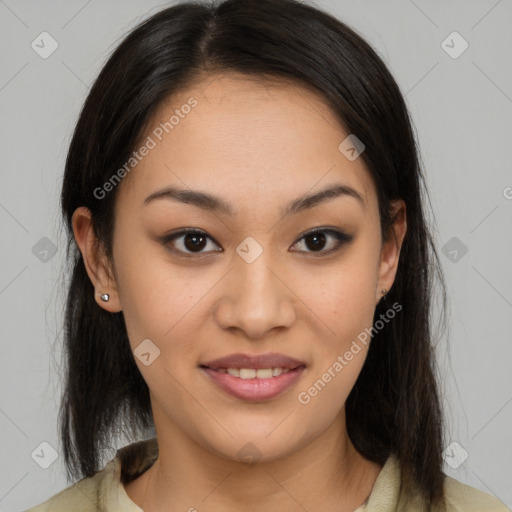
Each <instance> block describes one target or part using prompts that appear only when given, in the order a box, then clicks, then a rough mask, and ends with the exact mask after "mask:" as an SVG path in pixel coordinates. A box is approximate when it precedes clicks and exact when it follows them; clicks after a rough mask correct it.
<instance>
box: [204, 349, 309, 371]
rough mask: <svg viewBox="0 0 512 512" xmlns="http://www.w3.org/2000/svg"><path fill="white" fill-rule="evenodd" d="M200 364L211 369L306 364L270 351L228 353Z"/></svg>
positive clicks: (291, 366) (285, 366) (288, 366)
mask: <svg viewBox="0 0 512 512" xmlns="http://www.w3.org/2000/svg"><path fill="white" fill-rule="evenodd" d="M200 366H206V367H207V368H210V369H212V370H218V369H219V368H255V369H258V368H288V369H289V370H292V369H294V368H297V367H298V366H306V363H304V362H303V361H299V360H298V359H294V358H293V357H288V356H285V355H284V354H277V353H274V352H271V353H267V354H240V353H238V354H230V355H229V356H225V357H221V358H219V359H215V360H213V361H208V362H207V363H202V364H201V365H200Z"/></svg>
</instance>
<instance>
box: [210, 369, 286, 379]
mask: <svg viewBox="0 0 512 512" xmlns="http://www.w3.org/2000/svg"><path fill="white" fill-rule="evenodd" d="M217 371H219V372H222V373H229V375H232V376H233V377H239V378H240V379H254V378H257V379H271V378H272V377H278V376H279V375H281V374H282V373H286V372H289V371H290V370H289V369H288V368H258V369H255V368H218V369H217Z"/></svg>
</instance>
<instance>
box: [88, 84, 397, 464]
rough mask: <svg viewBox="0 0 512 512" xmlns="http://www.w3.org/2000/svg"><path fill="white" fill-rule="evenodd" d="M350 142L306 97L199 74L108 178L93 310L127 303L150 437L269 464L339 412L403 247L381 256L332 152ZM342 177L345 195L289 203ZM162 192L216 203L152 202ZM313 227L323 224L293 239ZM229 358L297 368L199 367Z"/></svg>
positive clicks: (361, 176)
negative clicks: (151, 422) (105, 243)
mask: <svg viewBox="0 0 512 512" xmlns="http://www.w3.org/2000/svg"><path fill="white" fill-rule="evenodd" d="M191 98H193V99H191ZM186 105H189V106H190V108H187V107H186ZM192 105H193V106H192ZM176 110H177V111H178V112H175V111H176ZM173 114H174V115H175V116H176V117H175V118H173V120H172V121H170V118H171V116H172V115H173ZM177 119H179V120H178V121H176V120H177ZM165 123H167V125H165ZM164 126H165V128H163V127H164ZM348 135H349V134H348V133H344V132H342V131H341V129H340V127H339V126H338V124H337V123H336V121H335V119H334V118H333V116H332V115H331V113H330V111H329V110H328V108H327V107H326V106H325V105H324V104H323V103H322V102H321V101H320V100H319V99H318V98H317V97H316V96H315V95H314V94H313V93H311V92H309V91H307V90H305V89H302V88H298V87H297V86H291V85H289V84H287V85H281V86H263V85H258V84H256V83H254V82H252V81H250V80H249V79H247V78H244V77H240V76H236V75H225V76H223V77H221V76H216V77H215V78H213V77H210V78H209V79H208V82H203V83H201V84H199V85H197V86H196V87H193V88H189V89H187V90H186V91H184V92H183V93H181V94H179V95H175V96H173V97H172V98H171V99H170V100H169V101H167V102H166V103H165V105H164V106H163V107H162V108H161V109H160V110H159V112H158V115H157V117H156V119H155V120H154V123H153V124H152V126H151V128H150V131H149V132H148V134H146V136H149V137H150V139H151V140H150V139H147V138H146V139H143V143H144V144H146V147H147V148H148V149H147V151H145V150H141V151H139V157H140V161H139V162H138V163H137V165H136V166H135V167H134V168H133V169H131V170H130V172H129V173H127V174H126V176H125V177H124V178H123V180H122V182H121V183H120V184H119V185H118V187H119V190H118V191H117V192H118V197H117V199H116V208H115V228H114V241H113V263H114V274H112V275H113V276H114V275H115V277H114V279H115V283H112V282H111V284H113V286H112V287H111V288H109V289H106V288H105V286H106V283H103V284H102V285H103V288H102V287H101V286H102V285H100V284H98V283H96V285H97V287H96V289H97V291H98V292H99V293H103V292H108V293H110V294H111V297H112V298H111V300H110V301H109V302H108V303H102V302H101V301H99V302H98V304H100V305H101V306H102V307H104V308H105V309H108V310H109V311H118V310H122V311H123V315H124V318H125V322H126V327H127V331H128V336H129V340H130V344H131V348H132V350H134V353H135V362H136V364H137V366H138V368H139V370H140V372H141V374H142V376H143V377H144V379H145V381H146V382H147V384H148V386H149V389H150V392H151V400H152V407H153V413H154V417H155V425H156V429H157V434H158V435H159V436H160V435H162V434H163V433H164V432H165V431H167V432H168V433H170V432H173V433H176V432H181V433H182V434H183V435H186V436H187V437H189V438H191V439H192V440H193V441H194V442H196V443H198V444H199V445H201V446H203V447H205V448H207V449H208V450H210V451H212V452H214V453H217V454H220V455H222V456H223V457H226V458H229V459H240V458H241V457H242V456H243V455H244V454H245V455H247V453H248V452H251V450H252V451H253V452H255V453H257V455H256V456H257V458H258V459H262V460H265V459H266V460H272V459H275V458H278V457H281V456H284V455H286V454H288V453H292V452H294V451H296V450H297V449H298V448H300V447H301V446H304V445H305V444H307V443H309V442H311V441H312V440H313V439H314V438H316V437H318V436H319V435H320V434H321V433H322V432H323V431H325V430H326V429H327V427H328V426H329V425H331V424H332V423H333V422H334V421H335V420H339V421H344V404H345V400H346V399H347V396H348V394H349V392H350V390H351V389H352V387H353V385H354V383H355V381H356V379H357V377H358V374H359V372H360V370H361V368H362V366H363V363H364V360H365V357H366V354H367V351H368V347H369V341H370V339H369V337H368V336H366V339H367V343H366V344H365V343H362V342H361V339H362V337H361V333H364V332H365V328H367V329H369V328H371V326H372V321H373V315H374V309H375V306H376V304H377V302H378V301H379V300H380V298H381V296H382V294H381V289H382V288H386V289H388V290H389V288H391V285H392V283H393V280H394V276H395V272H396V265H397V262H398V255H399V248H398V247H397V246H395V244H394V242H391V243H390V244H389V245H386V246H384V250H383V251H382V252H381V249H382V246H381V243H382V240H381V236H380V227H379V215H378V204H377V196H376V191H375V189H374V185H373V183H372V181H371V179H370V175H369V174H368V172H367V170H366V169H365V167H364V163H363V161H362V158H355V159H353V154H352V153H353V152H350V151H349V152H348V153H347V152H342V151H341V150H340V149H339V145H340V143H341V142H342V141H343V140H344V139H345V138H346V137H347V136H348ZM142 154H145V156H142ZM347 155H348V156H351V157H352V158H351V159H349V158H347ZM340 185H341V186H344V187H350V189H352V190H353V193H351V194H347V193H338V194H332V195H331V196H324V197H323V199H322V200H318V201H301V202H299V203H297V200H298V199H299V198H302V197H303V196H308V195H311V194H316V193H318V192H320V191H322V190H324V189H326V188H329V187H335V186H340ZM168 187H173V188H175V189H176V190H182V191H186V192H187V193H189V192H192V191H198V192H201V193H204V194H209V195H211V196H215V198H216V200H215V201H213V200H204V199H203V200H202V201H201V202H200V203H199V201H193V200H192V199H190V198H188V199H187V197H186V196H182V199H184V200H183V201H182V200H179V196H178V195H175V196H174V198H173V197H171V196H170V195H168V196H165V195H162V196H160V197H158V198H153V199H148V198H149V197H150V196H152V195H153V194H155V193H157V192H159V191H161V190H163V189H166V188H168ZM110 193H112V192H110ZM218 203H222V204H225V205H228V207H229V210H230V212H228V211H225V210H224V209H222V208H220V207H216V206H217V204H218ZM290 204H294V205H295V207H293V208H291V210H289V211H287V208H288V206H289V205H290ZM297 205H300V206H299V207H297ZM403 227H405V224H403ZM313 228H322V229H321V231H320V233H318V234H317V235H308V236H304V235H306V234H307V233H308V232H309V231H311V230H312V229H313ZM185 230H198V231H201V234H199V235H197V234H196V235H194V234H192V235H187V234H186V233H185V234H184V233H182V231H185ZM336 233H344V234H346V235H348V237H349V239H347V240H344V239H343V235H342V239H341V240H338V238H337V237H336ZM403 234H404V232H403V231H402V232H399V233H398V237H399V244H400V243H401V239H402V237H403ZM171 235H176V236H175V238H174V239H172V237H171ZM116 287H117V291H116ZM358 335H359V338H358ZM148 340H149V341H148ZM354 341H356V342H357V345H358V346H359V351H357V352H356V349H354V344H353V342H354ZM141 344H142V345H141ZM351 347H352V357H351V358H350V359H349V358H348V357H345V354H346V353H347V352H350V350H351ZM234 353H243V354H247V355H250V356H251V355H260V354H263V355H266V354H269V353H277V354H282V355H284V356H287V357H289V358H293V359H294V360H298V361H299V362H300V363H302V364H303V365H304V367H303V368H302V369H300V368H299V369H298V370H293V371H290V372H284V374H282V375H281V376H280V377H279V376H275V377H269V376H268V374H266V373H265V372H260V373H259V375H260V376H261V378H258V377H256V378H254V377H253V374H252V373H251V372H250V371H249V372H242V373H243V375H244V376H245V377H249V378H250V379H251V380H247V379H243V378H241V377H236V371H235V372H234V373H235V375H230V374H226V373H223V372H222V370H220V371H219V370H209V371H207V370H205V368H203V367H202V365H205V364H206V363H208V362H210V361H213V360H215V359H218V358H221V357H224V356H228V355H231V354H234ZM340 358H342V359H343V361H344V364H342V369H341V370H339V368H340V366H339V365H338V366H337V365H336V362H337V361H338V363H339V362H340ZM283 364H284V363H283ZM233 365H234V363H233ZM238 366H239V367H240V365H238ZM276 366H280V365H279V364H278V363H276ZM244 367H247V365H245V366H244ZM249 368H251V367H250V366H249ZM335 368H338V370H336V369H335ZM329 369H330V370H329ZM329 371H330V376H331V378H330V379H328V378H327V377H328V376H327V377H326V376H325V374H326V372H329ZM212 372H215V373H212ZM219 373H220V375H219ZM232 373H233V372H232ZM275 373H278V372H275ZM286 373H289V374H293V378H291V377H290V375H288V376H287V375H286ZM215 375H216V376H217V378H214V377H212V376H215ZM263 377H265V378H263ZM267 377H268V378H269V379H281V380H280V382H283V386H285V384H286V382H288V381H291V384H289V385H288V387H284V388H280V387H279V386H277V387H276V384H275V383H274V384H273V383H272V382H270V381H269V380H266V378H267ZM235 379H237V380H236V381H235ZM286 379H288V380H286ZM218 380H219V381H222V382H228V380H229V385H230V386H232V388H233V389H234V390H235V391H234V393H235V394H237V395H238V396H235V395H233V394H232V393H229V392H227V391H226V390H225V389H224V388H223V387H221V386H220V385H218V384H217V381H218ZM319 380H322V383H323V384H322V385H320V386H319V385H318V384H317V388H316V389H317V391H316V393H315V392H314V391H308V390H310V389H311V388H312V386H314V384H315V382H318V381H319ZM242 386H244V389H245V391H241V389H242ZM258 389H260V394H258V391H257V390H258ZM264 389H269V391H268V393H267V394H265V392H264V391H261V390H264ZM237 390H238V391H237ZM164 435H165V434H164ZM247 443H252V445H248V444H247ZM252 455H253V457H254V456H255V455H254V453H253V454H252ZM249 456H251V453H249Z"/></svg>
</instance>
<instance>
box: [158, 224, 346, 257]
mask: <svg viewBox="0 0 512 512" xmlns="http://www.w3.org/2000/svg"><path fill="white" fill-rule="evenodd" d="M319 233H324V234H327V235H330V236H331V237H332V238H334V239H335V240H337V241H338V245H337V247H335V248H334V249H330V250H327V251H324V250H322V251H299V252H306V254H313V255H314V257H317V258H319V257H322V256H326V255H328V254H331V253H333V252H336V251H338V250H340V249H341V248H342V247H343V246H344V245H346V244H348V243H350V242H351V241H352V240H353V238H354V235H349V234H347V233H344V232H343V231H338V230H335V229H330V228H314V229H312V230H310V231H308V232H307V233H304V234H303V235H302V236H301V237H300V238H299V239H298V240H297V242H295V243H294V244H293V245H296V244H297V243H298V242H300V241H302V240H303V239H305V238H308V237H310V236H313V235H316V234H319ZM186 235H198V236H201V237H204V238H209V239H210V240H211V241H213V242H214V243H216V244H217V242H216V241H215V240H214V239H213V238H212V237H211V236H209V235H208V234H207V233H206V232H205V231H201V230H198V229H184V230H181V231H179V232H177V233H173V234H172V235H168V236H165V237H163V238H162V239H161V242H162V244H163V245H164V246H166V247H167V248H168V249H169V250H170V251H172V252H173V253H178V254H180V256H183V257H185V258H198V257H201V256H196V255H201V254H203V253H202V252H197V253H190V252H189V253H187V252H185V251H182V250H181V249H175V248H172V247H170V242H173V241H174V240H176V239H177V238H180V237H183V236H186ZM217 245H218V244H217ZM215 252H222V251H215ZM317 254H318V256H316V255H317Z"/></svg>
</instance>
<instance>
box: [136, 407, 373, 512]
mask: <svg viewBox="0 0 512 512" xmlns="http://www.w3.org/2000/svg"><path fill="white" fill-rule="evenodd" d="M155 424H157V422H156V421H155ZM157 438H158V448H159V456H158V459H157V461H156V462H155V463H154V464H153V466H152V467H151V468H150V469H148V470H147V471H146V472H145V473H144V474H143V475H141V476H140V477H139V478H138V479H136V480H135V481H133V482H131V483H130V484H128V485H127V486H126V491H127V493H128V495H129V496H130V498H131V499H132V501H134V502H135V503H136V504H137V505H139V506H140V507H141V508H143V509H144V511H145V512H150V511H153V510H187V511H189V510H190V511H191V512H194V510H195V508H197V509H198V510H200V509H201V508H202V507H207V508H208V509H210V510H223V511H225V512H231V511H235V510H236V511H238V510H240V509H242V510H251V511H252V510H254V511H256V510H263V509H264V510H267V511H269V512H274V511H275V512H278V511H279V512H283V511H284V512H295V511H297V512H298V511H303V510H308V511H310V512H315V511H321V510H322V511H323V510H332V511H336V512H349V511H350V512H353V511H354V510H355V509H356V508H357V507H358V506H360V505H361V504H362V503H363V502H364V501H365V500H366V498H367V497H368V496H369V494H370V492H371V489H372V487H373V484H374V483H375V480H376V478H377V476H378V473H379V471H380V469H381V466H379V465H378V464H376V463H373V462H370V461H368V460H366V459H365V458H364V457H362V456H361V455H360V454H359V453H358V452H357V451H356V450H355V448H354V446H353V444H352V442H351V441H350V439H349V437H348V435H347V434H346V428H345V414H344V410H343V411H342V413H341V414H340V415H339V416H338V417H337V418H336V419H335V421H334V422H333V423H332V424H331V425H330V426H329V427H328V428H327V429H326V430H325V431H324V432H323V433H321V434H320V435H319V436H318V437H316V438H315V439H314V441H313V442H311V443H310V444H307V445H305V446H303V447H301V448H300V449H299V450H297V451H295V452H293V453H291V454H289V455H287V456H285V457H280V458H279V459H275V460H263V461H258V462H256V463H254V464H248V463H243V462H240V461H238V460H230V459H227V458H225V457H222V456H219V455H218V454H216V453H213V452H211V451H209V450H206V449H205V448H204V447H203V446H201V445H199V444H198V443H196V442H195V441H194V440H192V439H191V438H190V437H189V436H187V435H186V434H185V433H183V432H182V431H181V430H179V429H177V428H176V429H173V428H171V429H169V430H168V431H164V432H160V431H159V430H158V429H157Z"/></svg>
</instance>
